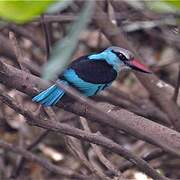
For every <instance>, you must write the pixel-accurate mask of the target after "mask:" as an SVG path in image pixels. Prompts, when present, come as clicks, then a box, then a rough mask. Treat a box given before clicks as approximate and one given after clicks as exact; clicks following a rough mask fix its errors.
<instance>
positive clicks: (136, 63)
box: [128, 59, 152, 73]
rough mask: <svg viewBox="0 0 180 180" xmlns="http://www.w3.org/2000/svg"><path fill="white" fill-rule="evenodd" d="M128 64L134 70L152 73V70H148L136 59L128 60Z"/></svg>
mask: <svg viewBox="0 0 180 180" xmlns="http://www.w3.org/2000/svg"><path fill="white" fill-rule="evenodd" d="M128 65H129V66H130V67H131V68H132V69H134V70H137V71H141V72H144V73H152V71H150V70H149V69H148V68H147V67H146V66H145V65H144V64H141V63H140V62H139V61H138V60H137V59H133V60H131V61H129V62H128Z"/></svg>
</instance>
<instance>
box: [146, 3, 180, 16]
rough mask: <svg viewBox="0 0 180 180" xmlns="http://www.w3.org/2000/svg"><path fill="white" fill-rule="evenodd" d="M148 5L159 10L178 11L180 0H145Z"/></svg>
mask: <svg viewBox="0 0 180 180" xmlns="http://www.w3.org/2000/svg"><path fill="white" fill-rule="evenodd" d="M145 3H146V5H147V6H148V7H149V8H150V9H152V10H154V11H158V12H174V13H175V12H177V11H179V10H180V1H177V0H160V1H145Z"/></svg>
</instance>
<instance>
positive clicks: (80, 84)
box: [64, 70, 111, 96]
mask: <svg viewBox="0 0 180 180" xmlns="http://www.w3.org/2000/svg"><path fill="white" fill-rule="evenodd" d="M64 77H65V79H66V80H67V81H68V82H69V83H70V84H71V85H72V86H73V87H75V88H76V89H77V90H79V91H80V92H82V93H83V94H84V95H86V96H94V95H96V94H97V93H98V92H100V91H102V90H103V89H105V88H106V87H108V86H110V84H111V83H108V84H94V83H90V82H86V81H84V80H83V79H81V78H80V77H79V76H78V75H77V74H76V73H75V71H74V70H68V71H67V72H64Z"/></svg>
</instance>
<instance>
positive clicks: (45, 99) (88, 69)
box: [32, 46, 151, 107]
mask: <svg viewBox="0 0 180 180" xmlns="http://www.w3.org/2000/svg"><path fill="white" fill-rule="evenodd" d="M127 68H129V69H134V70H137V71H141V72H144V73H151V71H150V70H149V69H148V68H147V67H145V66H144V65H143V64H141V63H140V62H138V60H136V59H135V58H134V56H133V54H132V53H131V52H130V51H128V50H126V49H123V48H120V47H116V46H112V47H109V48H107V49H105V50H104V51H102V52H100V53H96V54H91V55H87V56H83V57H80V58H78V59H76V60H75V61H73V62H72V63H71V64H70V65H69V66H68V67H67V68H66V69H65V70H64V72H63V73H61V74H60V75H59V76H58V81H61V82H62V83H65V84H66V85H70V86H72V87H74V88H75V89H77V90H78V91H80V92H81V93H83V94H84V95H85V96H94V95H96V94H97V93H99V92H100V91H102V90H104V89H105V88H107V87H109V86H110V85H111V84H112V82H113V81H114V80H115V79H116V78H117V77H118V75H119V74H120V72H121V71H122V70H123V69H127ZM64 94H65V92H64V90H62V89H60V88H59V87H57V86H56V84H54V85H52V86H51V87H49V88H48V89H46V90H45V91H43V92H41V93H39V94H38V95H36V96H35V97H34V98H33V99H32V100H33V101H35V102H39V103H40V104H42V105H43V106H45V107H47V106H54V105H56V103H57V102H58V101H59V100H60V99H61V98H62V97H63V95H64Z"/></svg>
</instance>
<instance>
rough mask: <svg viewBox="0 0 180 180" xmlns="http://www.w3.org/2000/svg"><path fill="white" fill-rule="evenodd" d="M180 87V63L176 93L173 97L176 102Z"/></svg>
mask: <svg viewBox="0 0 180 180" xmlns="http://www.w3.org/2000/svg"><path fill="white" fill-rule="evenodd" d="M179 87H180V65H179V70H178V77H177V84H176V87H175V89H174V94H173V97H172V99H173V101H174V102H175V103H177V98H178V94H179Z"/></svg>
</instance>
